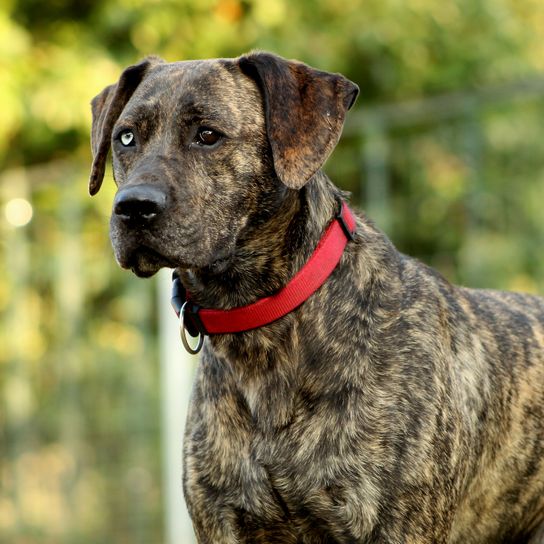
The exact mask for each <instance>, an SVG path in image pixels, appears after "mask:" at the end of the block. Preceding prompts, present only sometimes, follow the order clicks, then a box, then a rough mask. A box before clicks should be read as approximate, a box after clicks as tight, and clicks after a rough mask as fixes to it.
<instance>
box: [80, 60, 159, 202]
mask: <svg viewBox="0 0 544 544" xmlns="http://www.w3.org/2000/svg"><path fill="white" fill-rule="evenodd" d="M161 62H164V61H163V60H162V59H160V58H158V57H148V58H146V59H144V60H143V61H141V62H140V63H138V64H135V65H133V66H129V67H128V68H127V69H126V70H125V71H124V72H123V73H122V74H121V77H120V78H119V81H118V82H117V83H114V84H113V85H109V86H108V87H106V88H105V89H104V90H103V91H102V92H101V93H100V94H99V95H98V96H95V97H94V98H93V100H92V102H91V109H92V114H93V122H92V128H91V149H92V152H93V165H92V169H91V176H90V179H89V193H91V195H95V194H96V193H98V191H99V190H100V187H101V185H102V180H103V179H104V171H105V170H106V159H107V156H108V151H109V149H110V145H111V133H112V130H113V126H114V125H115V122H116V121H117V119H118V118H119V115H121V112H122V111H123V108H124V107H125V106H126V105H127V102H128V101H129V100H130V97H131V96H132V95H133V94H134V91H135V90H136V88H137V87H138V85H139V84H140V83H141V82H142V81H143V79H144V77H145V75H146V73H147V72H148V71H149V69H150V68H151V67H153V66H155V65H156V64H159V63H161Z"/></svg>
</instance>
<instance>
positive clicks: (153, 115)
mask: <svg viewBox="0 0 544 544" xmlns="http://www.w3.org/2000/svg"><path fill="white" fill-rule="evenodd" d="M356 93H357V88H356V86H355V85H353V84H352V83H350V82H349V81H348V80H346V79H345V78H343V77H342V76H340V75H335V74H328V73H325V72H319V71H317V70H314V69H312V68H310V67H308V66H306V65H303V64H300V63H295V62H291V61H285V60H283V59H281V58H279V57H276V56H273V55H270V54H266V53H253V54H250V55H248V56H244V57H241V58H239V59H219V60H208V61H194V62H179V63H172V64H167V63H163V62H162V61H161V60H160V59H157V58H150V59H146V60H144V61H143V62H142V63H140V64H139V65H136V66H133V67H130V68H128V69H127V70H126V71H125V72H124V73H123V75H122V76H121V79H120V80H119V82H118V83H117V84H116V85H113V86H110V87H108V88H106V89H105V90H104V91H103V92H102V93H101V94H100V95H99V96H98V97H96V98H95V99H94V101H93V133H92V144H93V151H94V163H93V173H92V175H91V192H92V193H95V192H97V191H98V189H99V187H100V184H101V182H102V178H103V174H104V164H105V160H106V155H107V153H108V151H109V149H110V144H111V147H112V148H113V164H114V174H115V179H116V182H117V184H118V186H119V188H121V189H122V188H124V187H128V186H131V185H138V184H154V185H155V186H156V187H159V188H160V189H161V190H162V191H163V192H164V193H165V194H166V195H167V199H168V206H167V209H166V210H165V212H164V213H162V214H161V215H160V216H158V217H157V218H156V219H155V220H154V221H152V222H150V223H146V224H145V225H140V226H139V227H138V226H136V227H135V226H134V225H129V224H127V223H126V222H124V221H123V220H122V219H121V218H119V217H117V216H116V214H113V215H112V221H111V238H112V243H113V246H114V249H115V254H116V257H117V260H118V261H119V263H120V264H121V266H123V267H126V268H132V269H133V271H134V272H135V273H136V274H138V275H140V276H149V275H152V274H153V273H155V272H156V271H157V270H158V269H159V268H160V267H162V266H169V267H175V268H178V270H179V272H180V274H181V277H182V281H183V283H184V285H185V286H186V287H187V288H188V289H189V291H190V292H191V294H192V297H193V298H194V300H195V301H197V302H198V303H200V304H201V305H202V306H204V307H214V308H231V307H235V306H240V305H244V304H248V303H251V302H253V301H255V300H256V299H258V298H260V297H263V296H266V295H269V294H271V293H273V292H275V291H276V290H277V289H279V288H280V287H281V286H283V285H285V284H286V282H287V281H288V280H289V278H290V277H292V275H293V274H294V273H295V272H296V271H297V270H298V269H299V268H300V267H301V266H302V265H303V264H304V263H305V262H306V260H307V259H308V257H309V255H310V254H311V253H312V251H313V249H314V247H315V245H316V243H317V241H318V240H319V238H320V236H321V234H322V232H323V230H324V229H325V227H326V225H327V224H328V222H329V221H330V220H331V217H332V216H333V215H334V211H335V208H336V202H335V200H336V199H337V198H338V197H343V195H342V193H341V192H340V191H339V190H338V189H337V188H336V187H335V186H334V185H333V184H332V183H331V182H330V181H329V180H328V178H327V177H326V176H325V174H323V172H322V171H321V170H320V167H321V165H322V163H323V162H324V161H325V159H326V157H327V155H328V154H329V153H330V151H331V150H332V148H333V147H334V145H335V144H336V142H337V140H338V138H339V136H340V131H341V127H342V123H343V120H344V115H345V112H346V110H347V109H349V107H350V106H351V104H352V102H353V100H354V98H355V96H356ZM201 125H203V126H208V127H212V128H215V129H217V130H219V131H221V132H222V133H223V134H224V138H223V139H222V140H221V141H220V142H219V144H218V145H217V146H215V147H213V148H204V147H202V146H198V145H196V144H195V143H194V141H193V140H194V136H195V132H196V130H197V128H198V126H201ZM121 128H130V129H132V130H133V131H134V133H135V135H136V146H135V147H133V148H127V149H124V148H122V147H121V146H120V144H119V142H118V139H117V137H116V134H117V133H118V130H119V129H121ZM112 135H113V138H112ZM543 458H544V300H543V299H541V298H538V297H535V296H529V295H523V294H512V293H503V292H496V291H484V290H471V289H465V288H461V287H455V286H453V285H451V284H450V283H448V282H447V281H446V280H445V279H444V278H443V277H442V276H440V274H438V273H437V272H435V271H434V270H432V269H430V268H428V267H426V266H425V265H423V264H421V263H420V262H418V261H416V260H414V259H411V258H410V257H407V256H405V255H402V254H401V253H399V252H398V251H396V249H395V248H394V247H393V245H392V244H391V242H390V241H389V240H388V239H387V237H386V236H385V235H384V234H383V233H382V232H380V231H379V230H378V229H377V228H376V227H375V226H374V225H373V224H372V222H371V221H369V220H368V219H367V218H366V217H365V216H364V215H359V216H358V231H357V235H356V237H355V240H354V241H353V242H350V243H349V244H348V246H347V249H346V251H345V253H344V255H343V257H342V260H341V262H340V264H339V265H338V266H337V268H336V269H335V271H334V272H333V274H332V276H331V277H330V278H329V279H328V281H327V282H326V283H325V284H324V285H323V286H322V287H321V288H320V289H319V290H318V292H317V293H315V294H314V295H313V296H312V297H310V299H308V300H307V301H306V302H305V303H304V304H303V305H302V306H301V307H299V308H298V309H297V310H296V311H294V312H292V313H291V314H289V315H287V316H285V317H284V318H282V319H280V320H279V321H277V322H275V323H273V324H271V325H268V326H265V327H262V328H260V329H258V330H254V331H250V332H246V333H240V334H226V335H221V336H212V337H210V338H207V339H206V342H205V345H204V350H203V354H202V359H201V361H200V365H199V367H198V371H197V375H196V380H195V384H194V391H193V395H192V402H191V405H190V412H189V417H188V421H187V429H186V435H185V446H184V464H185V470H184V480H183V483H184V490H185V496H186V499H187V504H188V507H189V511H190V513H191V516H192V519H193V522H194V526H195V531H196V534H197V536H198V540H199V542H201V543H209V544H218V543H282V544H289V543H305V544H318V543H321V544H323V543H367V544H370V543H374V544H375V543H384V544H385V543H387V544H391V543H458V544H470V543H478V544H480V543H507V542H508V543H522V542H531V543H532V544H537V543H543V542H544V536H543V532H544V521H543V520H544V460H543Z"/></svg>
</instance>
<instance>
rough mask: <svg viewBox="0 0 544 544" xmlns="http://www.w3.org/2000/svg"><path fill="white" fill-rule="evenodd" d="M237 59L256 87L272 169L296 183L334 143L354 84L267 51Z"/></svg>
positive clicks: (296, 186)
mask: <svg viewBox="0 0 544 544" xmlns="http://www.w3.org/2000/svg"><path fill="white" fill-rule="evenodd" d="M238 62H239V66H240V69H241V70H242V72H243V73H244V74H246V75H248V76H249V77H251V78H252V79H254V80H255V81H256V82H257V84H258V85H259V87H260V89H261V92H262V95H263V99H264V107H265V115H266V127H267V133H268V139H269V141H270V146H271V148H272V155H273V158H274V167H275V169H276V173H277V175H278V177H279V178H280V180H281V181H282V182H283V183H284V184H285V185H287V186H288V187H291V188H292V189H300V188H301V187H302V186H303V185H304V184H305V183H306V182H307V181H308V180H309V179H310V178H311V177H312V176H313V175H314V174H315V173H316V172H317V170H319V168H320V167H321V166H322V165H323V163H324V162H325V160H326V159H327V157H328V156H329V154H330V153H331V151H332V150H333V149H334V146H335V145H336V144H337V142H338V140H339V138H340V133H341V132H342V126H343V124H344V118H345V115H346V112H347V110H349V109H350V108H351V106H352V105H353V103H354V102H355V99H356V98H357V95H358V94H359V87H357V85H355V83H352V82H351V81H349V80H348V79H346V78H345V77H344V76H342V75H340V74H331V73H329V72H321V71H319V70H315V69H314V68H311V67H310V66H307V65H306V64H302V63H300V62H296V61H288V60H285V59H283V58H281V57H277V56H276V55H272V54H270V53H250V54H249V55H244V56H242V57H240V58H239V59H238Z"/></svg>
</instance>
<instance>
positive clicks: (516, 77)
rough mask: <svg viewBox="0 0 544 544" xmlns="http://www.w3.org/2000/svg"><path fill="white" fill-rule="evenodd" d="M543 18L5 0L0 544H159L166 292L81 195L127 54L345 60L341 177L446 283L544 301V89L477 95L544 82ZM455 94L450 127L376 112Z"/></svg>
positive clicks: (444, 7)
mask: <svg viewBox="0 0 544 544" xmlns="http://www.w3.org/2000/svg"><path fill="white" fill-rule="evenodd" d="M543 26H544V4H542V2H538V1H537V0H454V1H451V2H436V1H435V0H404V1H402V2H400V1H399V0H365V1H363V0H351V1H350V2H344V1H341V0H297V1H296V2H293V1H288V0H199V1H198V2H197V1H194V0H130V1H129V0H108V1H106V0H96V1H95V0H93V1H91V0H77V1H76V0H52V1H50V2H47V3H43V2H38V1H37V0H19V1H15V0H1V1H0V102H1V104H2V118H1V121H0V169H1V171H2V173H1V174H0V198H1V202H0V204H1V206H2V212H3V213H2V216H1V217H0V233H1V246H0V247H1V256H0V312H1V319H2V321H1V328H0V346H1V348H0V541H2V542H4V541H6V542H8V541H9V542H12V543H15V544H30V543H32V544H33V543H40V544H47V543H55V544H58V543H63V542H70V543H71V542H78V543H85V542H89V543H96V542H115V543H123V542H130V543H138V542H142V543H156V542H161V540H162V538H163V529H162V510H163V505H162V499H161V486H160V470H161V467H160V462H161V458H160V428H159V394H160V393H159V385H158V384H159V379H158V355H157V347H156V341H155V336H156V334H155V333H156V330H155V325H154V323H155V322H156V315H155V312H156V310H155V305H154V298H153V297H154V292H153V282H144V281H142V280H137V279H136V278H133V277H131V276H130V275H129V274H127V273H123V272H120V271H119V270H117V268H116V265H115V263H114V259H113V257H112V254H111V250H110V248H109V242H108V235H107V224H108V215H109V207H110V203H111V200H112V196H113V191H114V188H113V184H112V183H111V182H110V183H106V184H105V187H104V189H103V191H102V192H101V193H100V195H99V196H98V197H96V198H95V199H90V198H88V197H87V194H86V181H87V172H88V167H89V163H90V153H89V137H88V132H89V127H90V111H89V106H88V104H89V101H90V99H91V98H92V97H93V96H94V95H95V94H97V93H98V92H99V91H100V90H101V89H102V88H103V87H104V86H105V85H107V84H110V83H112V82H114V81H115V80H116V79H117V77H118V75H119V73H120V71H121V70H122V68H123V67H124V66H126V65H127V64H129V63H133V62H135V61H136V60H138V59H139V58H141V57H143V56H146V55H148V54H151V53H157V54H160V55H161V56H163V57H164V58H166V59H167V60H177V59H187V58H202V57H215V56H237V55H239V54H241V53H243V52H245V51H247V50H250V49H253V48H259V49H267V50H272V51H275V52H277V53H279V54H281V55H283V56H286V57H290V58H299V59H301V60H304V61H305V62H308V63H310V64H312V65H314V66H317V67H319V68H321V69H324V70H332V71H339V72H343V73H344V74H346V75H347V76H348V77H349V78H351V79H352V80H353V81H355V82H357V83H358V84H359V85H360V87H361V96H360V98H359V101H358V103H357V106H356V108H355V110H354V112H353V114H352V118H353V120H354V121H352V122H351V123H352V124H351V125H350V127H349V131H346V135H345V137H344V139H343V140H342V142H341V144H340V146H339V147H338V149H337V150H336V152H335V154H334V155H333V157H332V158H331V160H330V161H329V163H328V165H327V170H328V172H329V173H330V174H331V177H332V178H333V179H334V180H335V181H336V183H337V184H339V185H341V186H342V187H343V188H345V189H348V190H350V191H352V192H353V194H354V200H355V201H356V202H358V203H359V204H360V205H361V206H362V207H363V208H368V210H369V213H370V214H371V215H372V216H374V217H375V218H376V220H377V221H378V224H379V225H380V226H382V227H383V228H384V229H385V230H386V231H387V232H388V234H389V235H390V236H391V237H392V238H393V240H394V241H395V242H396V243H397V245H398V246H399V247H400V249H402V250H403V251H406V252H409V253H411V254H413V255H417V256H420V257H421V258H423V260H425V261H426V262H428V263H429V264H432V265H434V266H436V267H438V268H439V269H440V270H441V271H442V272H443V273H444V274H445V275H446V276H447V277H448V278H450V279H452V280H454V281H458V282H462V283H466V284H470V285H474V286H484V285H486V286H492V287H499V288H512V289H520V290H528V291H534V292H541V293H542V292H544V254H543V253H542V252H541V251H540V248H541V246H542V241H543V238H544V214H543V213H542V211H541V207H542V202H543V201H544V134H543V132H544V129H543V128H542V127H543V123H542V121H543V113H544V91H543V92H541V93H534V94H532V95H531V96H530V97H527V96H525V95H523V93H520V94H519V96H518V94H517V93H516V92H512V93H510V94H509V95H508V96H507V97H506V99H505V100H504V101H502V102H501V103H500V104H495V105H490V106H489V107H487V106H485V104H484V105H482V104H479V105H478V106H477V107H476V108H474V107H473V103H472V101H471V97H473V96H474V94H473V93H477V92H479V90H481V89H484V88H490V87H491V88H493V87H496V86H498V87H500V86H501V85H503V84H507V83H508V82H515V81H536V82H537V83H538V82H540V81H541V80H540V78H541V75H540V74H541V73H542V69H543V67H544V66H543V64H544V42H543V40H542V38H541V35H542V32H541V29H542V28H543ZM458 90H462V91H463V93H464V94H463V96H464V97H465V99H466V105H467V111H466V112H465V113H463V114H459V115H454V116H450V117H442V116H440V115H439V116H438V118H437V119H431V120H429V119H423V118H422V119H419V118H415V119H414V120H413V121H406V122H404V123H396V124H395V123H390V122H389V121H387V119H386V118H385V117H384V116H383V115H382V113H383V110H382V109H380V106H379V105H380V104H384V103H389V104H397V103H403V102H405V101H407V100H413V99H423V103H425V100H424V99H425V97H430V96H435V95H437V94H443V93H450V92H452V91H458ZM446 96H448V95H446ZM448 104H449V102H448V100H445V101H444V102H443V108H444V109H445V110H447V109H448V108H449V105H448ZM402 111H403V110H402V108H400V109H399V112H400V114H399V115H401V114H402ZM380 112H382V113H380ZM401 117H402V115H401ZM369 120H374V122H376V123H377V125H372V123H370V122H369ZM365 123H366V124H365ZM376 127H378V128H379V132H378V133H376V132H375V129H376ZM374 150H377V151H376V153H378V155H379V152H382V153H383V157H382V159H383V160H382V163H383V164H381V166H380V164H378V162H376V161H377V157H378V155H376V154H375V151H374ZM380 150H381V151H380ZM378 158H379V157H378ZM376 165H378V166H379V167H380V168H381V171H380V172H378V174H376V172H377V170H376V172H374V174H372V172H373V168H377V166H376ZM107 177H108V179H109V178H111V175H110V174H108V175H107ZM380 180H381V181H380ZM381 182H383V184H382V183H381ZM380 195H381V196H380ZM29 202H30V203H31V204H32V209H33V217H32V220H31V221H30V222H28V219H29V218H28V217H27V216H28V213H29V211H28V203H29ZM25 203H26V204H25ZM25 206H26V207H25ZM374 212H375V215H374ZM25 214H27V215H25ZM16 225H20V226H16ZM175 349H180V348H179V347H178V346H176V347H175Z"/></svg>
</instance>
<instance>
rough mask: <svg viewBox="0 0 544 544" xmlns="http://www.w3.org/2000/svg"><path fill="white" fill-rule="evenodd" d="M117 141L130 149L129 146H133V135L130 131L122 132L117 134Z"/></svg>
mask: <svg viewBox="0 0 544 544" xmlns="http://www.w3.org/2000/svg"><path fill="white" fill-rule="evenodd" d="M119 140H120V141H121V143H122V144H123V145H124V146H125V147H130V146H131V145H134V134H133V132H132V131H131V130H123V132H121V134H119Z"/></svg>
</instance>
